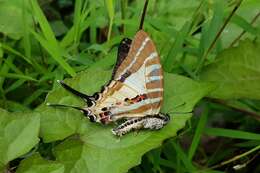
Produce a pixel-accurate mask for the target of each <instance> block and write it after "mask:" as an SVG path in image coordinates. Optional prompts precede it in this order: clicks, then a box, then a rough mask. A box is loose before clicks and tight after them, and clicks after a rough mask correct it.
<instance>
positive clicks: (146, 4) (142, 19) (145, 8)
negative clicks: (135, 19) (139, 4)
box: [139, 0, 149, 30]
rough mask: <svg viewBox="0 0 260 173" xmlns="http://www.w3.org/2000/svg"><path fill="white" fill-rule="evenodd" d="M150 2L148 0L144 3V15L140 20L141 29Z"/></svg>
mask: <svg viewBox="0 0 260 173" xmlns="http://www.w3.org/2000/svg"><path fill="white" fill-rule="evenodd" d="M148 2H149V0H146V1H145V4H144V8H143V13H142V17H141V21H140V25H139V30H141V29H143V24H144V18H145V14H146V10H147V6H148Z"/></svg>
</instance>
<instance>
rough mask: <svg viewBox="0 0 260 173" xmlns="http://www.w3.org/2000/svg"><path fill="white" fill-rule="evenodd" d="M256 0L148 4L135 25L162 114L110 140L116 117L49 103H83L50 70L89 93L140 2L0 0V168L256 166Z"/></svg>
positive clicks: (102, 78)
mask: <svg viewBox="0 0 260 173" xmlns="http://www.w3.org/2000/svg"><path fill="white" fill-rule="evenodd" d="M241 2H242V3H241ZM169 4H170V5H169ZM259 6H260V3H259V1H258V0H248V1H241V0H231V1H225V0H214V1H203V0H201V1H200V0H197V1H194V0H188V1H187V2H186V3H183V1H180V0H170V1H150V2H149V7H148V11H147V14H146V19H145V24H144V29H145V31H146V32H147V33H149V35H150V36H151V38H152V39H153V41H154V42H155V44H156V45H157V50H158V51H159V54H160V57H161V60H162V64H163V68H164V70H165V74H164V75H165V76H164V79H165V88H164V89H165V95H164V105H163V108H162V110H161V111H162V112H165V113H169V114H170V115H171V121H170V123H169V124H168V125H167V126H166V127H164V128H163V129H161V130H160V131H140V132H138V134H135V133H130V134H127V135H126V136H124V137H122V138H116V137H115V136H113V135H112V133H111V131H110V130H111V129H112V128H113V126H114V125H108V126H102V125H100V124H93V123H90V122H89V121H88V120H87V119H86V118H85V117H84V116H83V115H82V114H81V113H80V112H78V111H75V110H70V109H54V108H51V107H47V106H46V103H47V102H51V103H63V104H70V105H79V106H83V105H84V102H83V101H82V100H79V99H78V98H75V97H73V96H72V95H71V94H70V93H68V92H66V91H65V90H64V89H63V88H61V87H60V86H58V84H57V83H56V82H55V81H56V80H57V79H63V78H66V79H65V82H66V83H68V84H69V85H71V86H72V87H74V88H76V89H77V90H79V91H82V92H84V93H87V94H92V93H94V92H96V91H99V90H100V87H101V86H102V85H104V84H106V83H107V82H108V81H109V79H110V78H111V69H112V67H113V65H114V63H115V60H116V55H117V45H118V43H119V42H120V41H121V39H122V38H124V37H129V38H132V37H133V35H134V34H135V32H136V30H137V28H138V25H139V18H140V17H139V16H140V13H141V11H142V8H143V1H142V3H141V1H137V0H136V1H126V0H121V1H119V0H118V1H113V0H105V1H104V0H97V1H85V0H76V1H75V2H74V1H70V0H56V1H55V0H50V1H38V2H37V1H34V0H22V1H21V0H13V1H7V0H2V1H0V107H1V109H0V171H1V172H18V173H30V172H39V173H41V172H43V173H47V172H48V173H63V172H64V173H65V172H66V173H69V172H113V173H121V172H127V171H128V172H130V173H131V172H135V173H140V172H222V171H225V172H229V171H232V170H236V169H238V168H240V169H239V170H240V171H241V172H248V171H250V172H259V170H260V167H259V165H257V162H259V158H257V154H258V153H259V151H258V150H259V148H260V147H259V146H260V137H259V134H257V133H258V132H259V127H260V126H259V125H260V124H259V121H260V115H259V112H260V102H259V99H260V98H259V97H260V95H259V92H258V91H259V89H260V88H259V86H260V80H259V75H260V74H259V73H260V72H259V69H260V61H259V55H260V51H259V50H260V43H259V35H260V27H259V26H260V25H259V23H260V21H259V18H258V17H259V16H260V11H259ZM176 73H177V74H176ZM70 77H72V78H70ZM192 110H193V116H191V115H192V114H191V113H185V112H190V111H192ZM181 129H182V130H181ZM257 152H258V153H257Z"/></svg>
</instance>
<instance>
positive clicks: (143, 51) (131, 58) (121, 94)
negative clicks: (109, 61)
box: [96, 30, 163, 120]
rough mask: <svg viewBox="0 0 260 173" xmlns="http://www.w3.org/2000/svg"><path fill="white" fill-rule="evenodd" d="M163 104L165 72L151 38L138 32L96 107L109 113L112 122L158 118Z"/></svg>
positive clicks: (142, 32)
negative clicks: (149, 116) (125, 119)
mask: <svg viewBox="0 0 260 173" xmlns="http://www.w3.org/2000/svg"><path fill="white" fill-rule="evenodd" d="M162 101H163V72H162V68H161V64H160V58H159V55H158V53H157V51H156V48H155V45H154V43H153V41H152V40H151V39H150V37H149V36H148V35H147V34H146V33H145V32H144V31H142V30H140V31H138V32H137V34H136V35H135V37H134V40H133V41H132V43H131V46H130V50H129V52H128V54H127V56H126V57H125V58H124V59H123V60H122V62H120V64H119V65H118V66H116V69H115V70H114V72H113V79H112V80H111V82H110V83H109V85H108V86H107V87H106V88H105V90H104V91H103V93H102V97H101V99H100V100H99V101H97V104H96V106H97V107H99V108H100V109H102V108H104V107H106V108H108V109H109V112H110V114H111V117H112V119H114V120H116V119H120V118H127V117H140V116H145V115H156V114H158V113H159V111H160V108H161V105H162Z"/></svg>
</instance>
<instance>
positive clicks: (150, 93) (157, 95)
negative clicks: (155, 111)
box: [146, 90, 163, 99]
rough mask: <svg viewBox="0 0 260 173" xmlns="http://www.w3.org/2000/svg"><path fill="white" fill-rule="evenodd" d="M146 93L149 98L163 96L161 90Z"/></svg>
mask: <svg viewBox="0 0 260 173" xmlns="http://www.w3.org/2000/svg"><path fill="white" fill-rule="evenodd" d="M146 95H147V97H148V98H151V99H154V98H162V97H163V90H162V91H154V92H149V93H147V94H146Z"/></svg>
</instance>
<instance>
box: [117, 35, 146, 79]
mask: <svg viewBox="0 0 260 173" xmlns="http://www.w3.org/2000/svg"><path fill="white" fill-rule="evenodd" d="M145 38H147V34H146V33H145V32H144V31H142V30H140V31H138V32H137V33H136V35H135V37H134V40H133V41H132V44H131V47H130V50H129V53H128V55H127V57H126V58H125V59H124V61H123V62H122V63H121V64H120V66H119V67H118V68H117V71H116V72H115V77H114V79H118V78H120V76H121V75H123V74H124V71H125V69H127V68H128V67H129V64H131V62H132V61H133V60H134V57H135V56H136V54H137V52H138V50H139V49H140V48H141V46H142V43H143V41H144V40H145ZM134 64H136V63H134ZM128 71H129V72H131V71H130V70H128Z"/></svg>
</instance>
